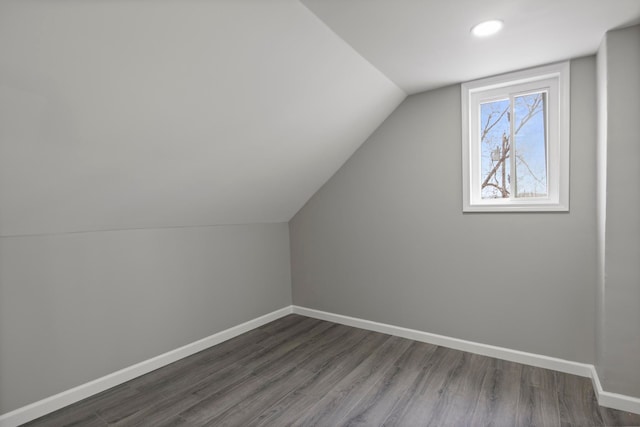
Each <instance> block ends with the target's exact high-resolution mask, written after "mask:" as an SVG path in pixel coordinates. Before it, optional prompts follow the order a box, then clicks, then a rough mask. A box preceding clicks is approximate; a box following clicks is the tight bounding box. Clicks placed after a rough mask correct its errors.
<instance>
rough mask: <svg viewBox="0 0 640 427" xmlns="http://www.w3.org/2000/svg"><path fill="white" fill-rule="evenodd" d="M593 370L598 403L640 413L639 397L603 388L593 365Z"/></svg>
mask: <svg viewBox="0 0 640 427" xmlns="http://www.w3.org/2000/svg"><path fill="white" fill-rule="evenodd" d="M591 371H592V372H591V382H592V383H593V389H594V390H595V392H596V396H598V403H599V404H600V406H606V407H607V408H613V409H618V410H620V411H627V412H633V413H635V414H640V399H639V398H637V397H633V396H627V395H626V394H619V393H613V392H610V391H605V390H603V389H602V384H601V383H600V377H599V376H598V371H597V370H596V367H595V366H592V367H591Z"/></svg>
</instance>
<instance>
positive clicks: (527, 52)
mask: <svg viewBox="0 0 640 427" xmlns="http://www.w3.org/2000/svg"><path fill="white" fill-rule="evenodd" d="M480 3H481V2H476V1H472V0H455V1H453V0H452V1H449V2H444V1H437V2H436V1H422V2H418V1H410V0H393V1H391V0H388V1H382V0H351V1H348V2H345V1H338V0H304V4H303V3H301V2H300V1H298V0H211V1H202V0H158V1H151V0H121V1H111V0H95V1H84V0H57V1H41V0H8V1H2V2H1V3H0V235H2V236H10V235H25V234H40V233H59V232H75V231H88V230H108V229H128V228H145V227H166V226H194V225H214V224H237V223H251V222H281V221H288V220H289V219H290V218H291V217H292V216H293V215H294V214H295V213H296V211H297V210H298V209H299V208H300V207H301V206H302V205H303V204H304V203H305V202H306V201H307V200H308V198H309V197H310V196H311V195H312V194H313V193H314V192H315V191H316V190H317V189H318V188H319V187H320V186H321V185H322V184H323V183H324V182H326V180H327V179H328V178H329V177H330V176H331V175H332V174H333V173H334V172H335V171H336V170H337V169H338V168H339V167H340V166H341V165H342V164H343V163H344V162H345V161H346V159H347V158H348V157H349V156H350V155H351V154H352V153H353V152H354V151H355V150H356V149H357V147H358V146H359V145H360V144H362V142H364V141H365V140H366V138H367V137H368V136H369V135H370V134H371V133H372V132H373V131H374V130H375V129H376V127H377V126H379V124H380V123H381V122H382V121H383V120H384V119H385V118H386V117H387V116H388V115H389V114H390V113H391V112H392V111H393V110H394V109H395V108H396V107H397V105H398V104H399V103H400V102H402V100H403V99H404V98H405V97H406V94H407V93H414V92H417V91H420V90H423V89H429V88H433V87H437V86H442V85H445V84H449V83H455V82H459V81H462V80H467V79H471V78H476V77H481V76H484V75H487V74H494V73H498V72H503V71H509V70H512V69H515V68H521V67H525V66H530V65H536V64H539V63H544V62H551V61H556V60H559V59H565V58H569V57H573V56H579V55H585V54H591V53H594V52H595V49H596V48H597V45H598V43H599V41H600V40H601V38H602V35H603V34H604V32H605V31H606V30H608V29H610V28H614V27H616V26H620V25H624V24H628V23H631V22H633V20H634V19H637V18H638V16H640V2H638V1H637V0H616V1H610V0H535V1H533V0H488V1H486V2H482V5H483V6H482V7H479V6H478V5H479V4H480ZM558 4H560V5H561V6H558ZM312 11H313V12H312ZM496 14H497V16H496ZM490 17H500V18H502V19H504V20H505V23H506V27H505V32H504V36H506V37H507V39H506V40H503V39H500V38H498V37H495V38H494V39H493V40H486V41H482V42H483V43H484V44H481V41H479V40H471V39H470V38H469V34H468V30H469V27H470V26H471V25H472V24H474V23H476V21H478V20H481V19H484V18H490Z"/></svg>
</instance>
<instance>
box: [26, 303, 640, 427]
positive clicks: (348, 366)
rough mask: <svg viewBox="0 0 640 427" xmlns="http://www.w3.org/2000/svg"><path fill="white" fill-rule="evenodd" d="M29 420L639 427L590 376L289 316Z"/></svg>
mask: <svg viewBox="0 0 640 427" xmlns="http://www.w3.org/2000/svg"><path fill="white" fill-rule="evenodd" d="M27 425H29V426H56V427H58V426H89V427H92V426H101V427H104V426H107V425H108V426H311V425H313V426H410V427H413V426H509V427H512V426H563V427H564V426H580V427H582V426H605V425H606V426H640V415H634V414H630V413H625V412H621V411H615V410H612V409H608V408H604V407H599V406H598V404H597V401H596V397H595V394H594V392H593V389H592V386H591V381H590V380H588V379H586V378H581V377H577V376H574V375H568V374H562V373H559V372H554V371H549V370H545V369H540V368H534V367H530V366H525V365H520V364H517V363H512V362H506V361H503V360H498V359H493V358H490V357H484V356H478V355H474V354H470V353H465V352H462V351H457V350H451V349H448V348H445V347H437V346H434V345H430V344H425V343H420V342H416V341H411V340H407V339H402V338H398V337H393V336H390V335H385V334H380V333H376V332H369V331H365V330H362V329H357V328H351V327H348V326H343V325H338V324H334V323H330V322H324V321H320V320H316V319H311V318H307V317H303V316H298V315H290V316H286V317H283V318H281V319H278V320H276V321H275V322H271V323H269V324H267V325H264V326H263V327H261V328H258V329H255V330H253V331H250V332H247V333H245V334H243V335H240V336H238V337H236V338H234V339H232V340H229V341H226V342H224V343H222V344H219V345H217V346H215V347H212V348H210V349H207V350H205V351H202V352H200V353H197V354H195V355H193V356H191V357H188V358H185V359H182V360H180V361H178V362H175V363H172V364H171V365H168V366H165V367H164V368H161V369H158V370H156V371H154V372H151V373H149V374H147V375H144V376H142V377H139V378H136V379H134V380H132V381H129V382H128V383H125V384H122V385H120V386H117V387H115V388H113V389H110V390H107V391H105V392H103V393H100V394H99V395H96V396H93V397H90V398H88V399H86V400H83V401H81V402H78V403H76V404H74V405H71V406H68V407H66V408H63V409H61V410H59V411H57V412H54V413H52V414H49V415H47V416H45V417H42V418H40V419H38V420H35V421H33V422H31V423H28V424H27Z"/></svg>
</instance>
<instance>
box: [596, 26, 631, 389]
mask: <svg viewBox="0 0 640 427" xmlns="http://www.w3.org/2000/svg"><path fill="white" fill-rule="evenodd" d="M600 54H601V55H603V56H602V57H601V58H600V61H604V67H606V80H604V81H602V80H601V81H600V84H601V86H602V85H603V84H604V85H606V87H605V88H602V87H600V88H599V90H600V91H601V92H605V93H606V97H605V99H604V102H606V116H604V117H602V116H601V117H600V121H601V122H602V121H604V122H605V124H606V129H605V133H604V135H601V136H600V141H599V146H600V147H602V149H604V150H606V168H605V169H604V170H602V169H601V170H600V171H599V173H600V174H603V173H605V172H606V176H605V177H599V179H601V180H602V179H604V180H605V184H606V195H605V197H603V198H602V200H603V201H604V202H605V203H606V217H605V218H604V221H605V222H604V227H605V229H604V230H599V232H600V233H601V234H603V237H604V275H603V276H602V278H601V281H600V283H599V285H600V289H599V293H598V297H599V300H598V303H599V310H598V316H599V319H598V320H599V330H598V334H599V335H598V361H597V367H598V375H599V376H600V380H601V381H602V385H603V388H604V389H605V390H607V391H611V392H616V393H622V394H627V395H631V396H637V397H640V309H639V308H638V303H639V302H640V262H639V260H640V214H639V212H640V191H638V185H639V184H640V164H639V160H640V121H639V120H638V118H639V117H640V26H634V27H630V28H626V29H622V30H616V31H611V32H609V33H607V36H606V38H605V41H604V44H603V49H602V50H601V52H600ZM601 191H602V189H601ZM600 226H601V227H602V226H603V225H602V223H601V224H600Z"/></svg>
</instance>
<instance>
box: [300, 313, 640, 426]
mask: <svg viewBox="0 0 640 427" xmlns="http://www.w3.org/2000/svg"><path fill="white" fill-rule="evenodd" d="M292 311H293V313H295V314H300V315H302V316H307V317H313V318H315V319H320V320H326V321H329V322H334V323H340V324H342V325H347V326H353V327H356V328H361V329H366V330H369V331H375V332H381V333H384V334H389V335H394V336H397V337H402V338H408V339H411V340H414V341H420V342H426V343H429V344H435V345H440V346H443V347H447V348H452V349H455V350H462V351H466V352H469V353H474V354H480V355H482V356H489V357H495V358H497V359H502V360H508V361H510V362H517V363H522V364H524V365H529V366H536V367H539V368H545V369H552V370H554V371H559V372H564V373H567V374H573V375H578V376H581V377H587V378H591V381H592V382H593V389H594V391H595V393H596V396H597V398H598V403H599V404H600V405H601V406H606V407H608V408H613V409H618V410H621V411H627V412H634V413H637V414H640V399H638V398H635V397H631V396H626V395H623V394H618V393H611V392H608V391H604V390H603V389H602V385H601V384H600V379H599V377H598V372H597V370H596V369H595V367H594V366H593V365H591V364H587V363H579V362H573V361H570V360H565V359H559V358H556V357H550V356H544V355H541V354H535V353H528V352H525V351H519V350H512V349H509V348H505V347H498V346H493V345H488V344H482V343H477V342H473V341H467V340H462V339H459V338H452V337H448V336H445V335H438V334H432V333H429V332H423V331H418V330H416V329H408V328H403V327H400V326H394V325H389V324H386V323H379V322H373V321H371V320H365V319H360V318H357V317H350V316H344V315H342V314H335V313H330V312H326V311H322V310H316V309H312V308H306V307H301V306H297V305H294V306H293V308H292Z"/></svg>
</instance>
